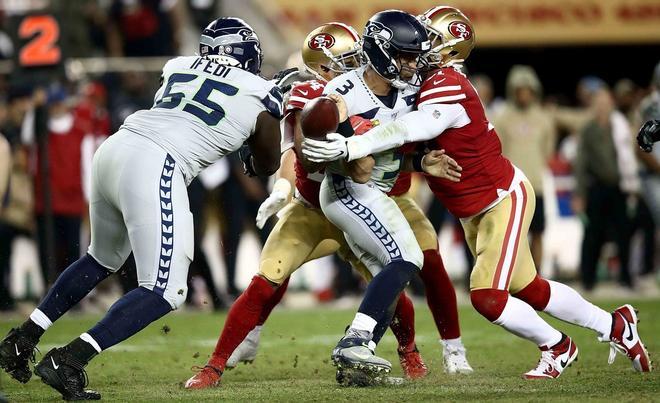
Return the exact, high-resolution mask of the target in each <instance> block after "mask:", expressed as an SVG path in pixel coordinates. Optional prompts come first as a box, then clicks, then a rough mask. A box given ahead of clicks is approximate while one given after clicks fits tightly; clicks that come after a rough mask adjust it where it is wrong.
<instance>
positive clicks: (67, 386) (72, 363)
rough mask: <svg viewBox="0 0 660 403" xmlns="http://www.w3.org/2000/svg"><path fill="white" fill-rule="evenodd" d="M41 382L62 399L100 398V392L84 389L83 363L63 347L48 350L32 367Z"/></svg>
mask: <svg viewBox="0 0 660 403" xmlns="http://www.w3.org/2000/svg"><path fill="white" fill-rule="evenodd" d="M34 373H35V374H36V375H37V376H38V377H40V378H41V380H42V381H43V383H45V384H46V385H48V386H50V387H52V388H53V389H55V390H57V391H58V392H60V393H61V394H62V398H63V399H64V400H100V399H101V394H100V393H98V392H96V391H93V390H86V389H85V388H86V387H87V384H88V379H87V373H86V372H85V369H84V365H83V364H82V363H81V362H79V361H78V360H76V359H75V357H73V356H71V354H68V353H67V352H66V351H65V350H64V349H63V348H54V349H52V350H50V351H49V352H48V353H47V354H46V355H45V356H44V358H43V359H42V360H41V361H39V363H38V364H37V366H36V367H35V368H34Z"/></svg>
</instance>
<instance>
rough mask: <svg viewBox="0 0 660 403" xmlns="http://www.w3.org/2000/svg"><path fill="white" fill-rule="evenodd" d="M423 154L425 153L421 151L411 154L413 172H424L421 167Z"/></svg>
mask: <svg viewBox="0 0 660 403" xmlns="http://www.w3.org/2000/svg"><path fill="white" fill-rule="evenodd" d="M425 155H426V154H422V153H417V154H415V155H413V158H412V166H413V169H414V170H415V172H424V168H422V161H423V160H424V156H425Z"/></svg>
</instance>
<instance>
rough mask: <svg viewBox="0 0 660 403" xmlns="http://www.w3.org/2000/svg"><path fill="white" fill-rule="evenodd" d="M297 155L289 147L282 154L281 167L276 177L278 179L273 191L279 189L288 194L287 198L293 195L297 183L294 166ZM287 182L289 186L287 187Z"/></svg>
mask: <svg viewBox="0 0 660 403" xmlns="http://www.w3.org/2000/svg"><path fill="white" fill-rule="evenodd" d="M295 159H296V155H295V151H294V150H292V149H288V150H286V151H285V152H284V154H282V160H281V162H280V169H279V170H278V171H277V174H276V176H275V178H276V179H277V180H276V182H275V185H274V186H273V192H275V191H279V192H283V193H285V194H286V195H287V200H290V199H291V197H292V196H293V192H292V190H293V188H294V186H295V184H296V171H295V168H294V163H295ZM286 184H288V185H289V186H288V187H287V186H286Z"/></svg>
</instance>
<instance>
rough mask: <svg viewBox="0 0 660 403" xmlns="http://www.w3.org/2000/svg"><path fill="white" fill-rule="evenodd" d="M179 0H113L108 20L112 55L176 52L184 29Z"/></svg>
mask: <svg viewBox="0 0 660 403" xmlns="http://www.w3.org/2000/svg"><path fill="white" fill-rule="evenodd" d="M179 3H181V2H180V1H177V0H114V1H113V2H112V5H111V6H110V12H109V15H110V18H109V21H108V26H107V27H108V31H107V39H108V49H109V51H110V56H173V55H175V54H176V52H177V51H178V49H179V38H180V35H181V29H182V24H183V21H182V13H181V9H180V4H179Z"/></svg>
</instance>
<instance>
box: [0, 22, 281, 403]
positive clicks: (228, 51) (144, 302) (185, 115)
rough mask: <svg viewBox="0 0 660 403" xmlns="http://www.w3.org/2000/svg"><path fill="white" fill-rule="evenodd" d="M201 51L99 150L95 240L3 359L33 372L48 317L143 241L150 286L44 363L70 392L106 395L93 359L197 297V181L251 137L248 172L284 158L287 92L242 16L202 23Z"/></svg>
mask: <svg viewBox="0 0 660 403" xmlns="http://www.w3.org/2000/svg"><path fill="white" fill-rule="evenodd" d="M199 54H200V56H187V57H178V58H175V59H173V60H170V61H169V62H167V64H166V65H165V67H164V68H163V76H162V80H163V82H162V86H161V88H160V89H159V90H158V92H157V94H156V97H155V102H154V105H153V107H152V108H151V109H149V110H142V111H138V112H136V113H134V114H133V115H131V116H129V117H128V118H127V119H126V121H125V122H124V125H123V126H122V127H121V128H120V129H119V131H118V132H117V133H116V134H114V135H113V136H111V137H110V138H109V139H108V140H107V141H105V143H103V145H102V146H101V147H100V148H99V150H98V151H97V152H96V155H95V156H94V163H93V168H92V177H93V179H92V181H93V183H92V195H91V201H90V221H91V245H90V246H89V249H88V252H87V254H86V255H85V256H84V257H82V258H81V259H79V260H78V261H77V262H75V263H73V264H72V265H71V266H69V267H68V268H67V269H66V270H65V271H64V272H63V273H62V274H61V275H60V277H59V278H58V279H57V281H56V282H55V284H54V285H53V287H52V288H51V289H50V291H49V292H48V294H47V295H46V297H45V298H44V299H43V301H41V303H40V304H39V306H38V307H37V309H35V310H34V312H32V314H31V315H30V318H29V319H28V320H27V321H26V322H25V323H23V325H21V326H20V327H19V328H15V329H12V330H11V331H10V332H9V334H8V335H7V336H6V337H5V339H4V340H3V341H2V343H1V344H0V366H2V368H3V369H4V370H5V371H7V372H8V373H9V374H10V375H11V376H12V377H14V378H15V379H17V380H19V381H20V382H27V381H28V380H29V379H30V376H31V371H30V368H29V366H28V361H29V360H30V358H31V359H32V360H34V350H35V348H36V345H37V343H38V341H39V338H40V337H41V335H42V334H43V333H44V332H45V331H46V329H48V328H49V327H50V326H51V325H52V324H53V322H55V321H56V320H57V319H58V318H60V317H61V316H62V315H63V314H64V313H65V312H67V311H68V310H69V309H70V308H71V307H72V306H74V305H75V304H77V303H78V302H79V301H80V300H81V299H82V298H83V297H84V296H85V295H87V294H88V293H89V292H90V291H91V290H92V289H94V287H95V286H96V285H97V284H98V283H99V282H101V281H102V280H103V279H105V278H106V277H108V276H109V275H110V274H112V273H114V272H115V271H117V270H118V269H119V268H120V267H121V265H122V264H123V263H124V261H125V260H126V258H127V257H128V255H129V253H131V250H132V251H133V253H134V256H135V261H136V264H137V277H138V282H139V287H137V288H136V289H135V290H133V291H130V292H129V293H127V294H126V295H124V296H123V297H122V298H120V299H119V300H118V301H117V302H116V303H115V304H114V305H113V306H112V307H111V308H110V310H109V311H108V313H107V314H106V316H105V317H104V318H103V319H101V321H100V322H99V323H97V324H96V325H95V326H93V327H92V328H91V329H89V330H88V331H87V332H85V333H83V334H82V335H81V336H80V337H78V338H76V339H75V340H73V341H72V342H71V343H69V344H68V345H66V346H64V347H62V348H54V349H52V350H50V351H49V352H48V353H47V354H46V355H45V356H44V357H43V359H42V360H41V361H40V362H39V363H38V364H37V365H36V367H35V373H36V374H37V376H39V377H41V379H42V381H43V382H44V383H46V384H48V385H50V386H51V387H53V388H54V389H56V390H58V391H59V392H60V393H61V394H62V396H63V398H64V399H67V400H97V399H100V397H101V396H100V394H99V393H97V392H95V391H91V390H85V387H86V386H87V376H86V373H85V370H84V367H85V366H86V365H87V363H88V362H89V361H90V360H91V359H92V358H93V357H94V356H96V355H97V354H98V353H100V352H101V351H103V350H106V349H107V348H109V347H111V346H113V345H115V344H117V343H119V342H121V341H123V340H125V339H126V338H128V337H130V336H132V335H134V334H135V333H137V332H139V331H140V330H142V329H143V328H144V327H146V326H147V325H148V324H150V323H151V322H153V321H155V320H157V319H158V318H160V317H162V316H163V315H165V314H167V313H168V312H170V311H171V310H173V309H176V308H178V307H179V306H180V305H181V304H183V302H184V301H185V299H186V293H187V287H186V277H187V273H188V266H189V264H190V261H191V260H192V258H193V256H192V253H193V244H192V243H193V228H192V226H193V221H192V215H191V213H190V211H189V207H188V198H187V192H186V186H187V184H189V183H190V181H192V179H193V178H194V177H195V176H197V174H199V172H200V171H201V170H202V169H203V168H204V167H206V166H208V165H210V164H212V163H213V162H215V161H217V160H218V159H220V158H222V157H223V156H225V155H227V154H228V153H230V152H233V151H236V150H237V149H239V147H241V145H242V144H243V143H244V142H245V143H246V144H247V146H248V147H247V148H248V149H249V151H248V152H246V153H242V157H243V161H244V163H245V167H246V171H247V173H249V174H251V175H271V174H273V173H274V172H275V171H276V170H277V169H278V167H279V159H280V146H279V142H280V137H281V136H280V128H279V120H280V118H281V116H282V94H281V91H280V90H279V88H278V87H277V86H276V85H274V84H273V83H271V82H268V81H266V80H264V79H263V78H261V77H259V76H258V75H257V74H258V73H259V70H260V66H261V60H262V52H261V47H260V43H259V39H258V38H257V35H256V34H255V32H254V30H253V29H252V28H251V27H250V26H249V25H248V24H246V23H245V22H244V21H242V20H240V19H238V18H220V19H218V20H215V21H213V22H212V23H211V24H209V25H208V26H207V27H206V29H204V31H203V32H202V36H201V40H200V52H199Z"/></svg>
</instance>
